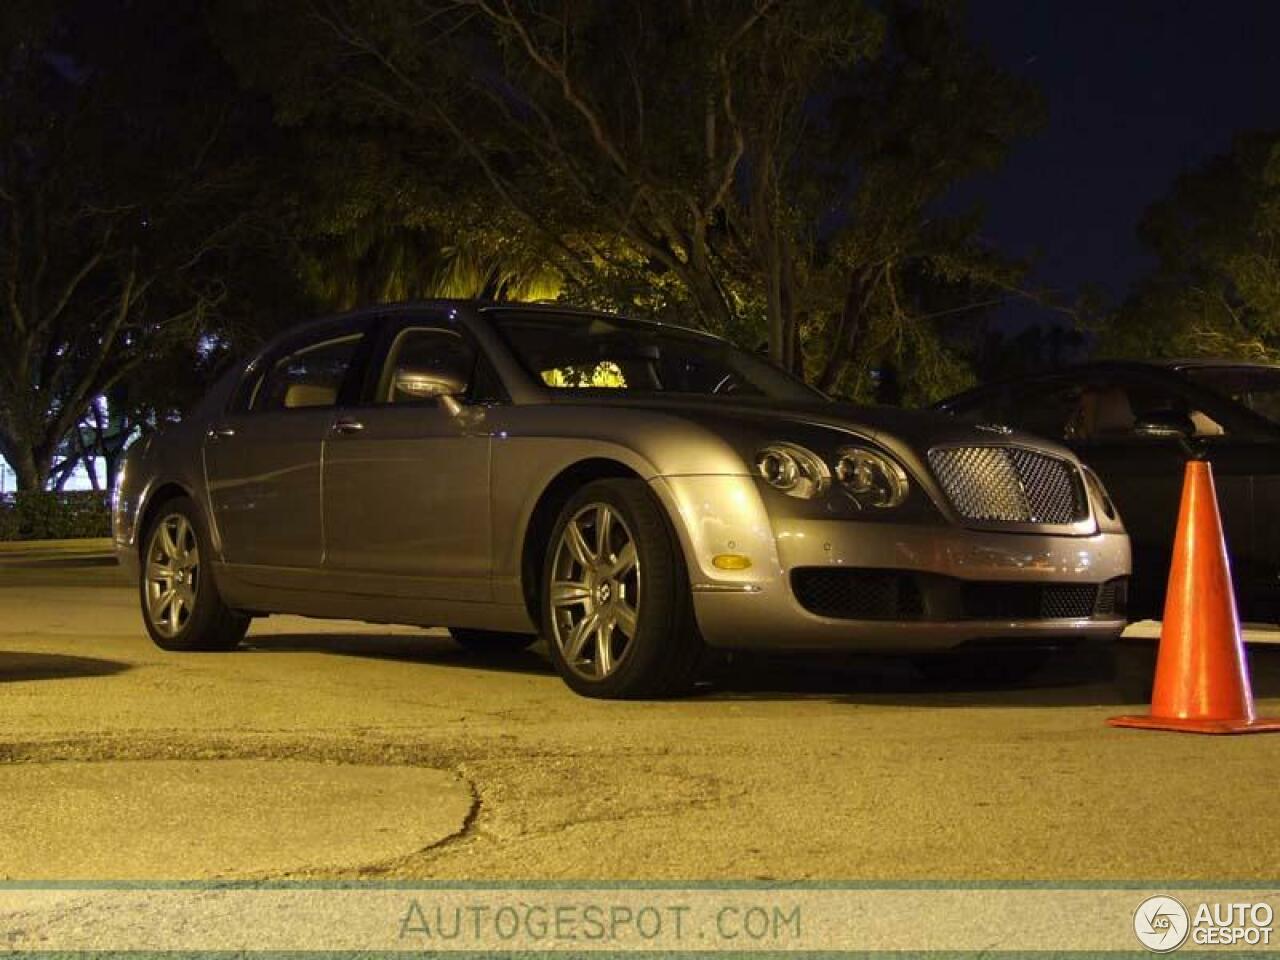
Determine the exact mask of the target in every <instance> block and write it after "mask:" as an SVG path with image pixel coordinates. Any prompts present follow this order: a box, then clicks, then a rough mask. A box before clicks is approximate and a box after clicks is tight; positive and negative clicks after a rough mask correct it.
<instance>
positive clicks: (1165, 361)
mask: <svg viewBox="0 0 1280 960" xmlns="http://www.w3.org/2000/svg"><path fill="white" fill-rule="evenodd" d="M1211 367H1234V368H1237V369H1241V370H1280V364H1272V363H1259V362H1256V361H1244V360H1227V359H1215V358H1207V357H1188V358H1163V357H1158V358H1153V359H1150V360H1095V361H1092V362H1090V363H1075V364H1070V365H1068V366H1064V367H1057V368H1055V369H1052V370H1041V371H1038V372H1036V373H1028V374H1024V375H1023V376H1020V377H1005V378H1003V379H1000V380H992V381H990V382H989V383H982V384H979V385H977V386H975V387H971V388H970V389H968V390H963V391H961V392H960V393H957V394H953V395H952V396H950V397H947V398H945V399H943V400H940V401H938V403H937V404H936V406H946V405H947V404H949V403H951V402H953V401H956V400H959V399H961V398H962V397H970V396H978V395H981V394H984V393H987V392H994V391H997V390H1003V389H1004V388H1005V387H1011V386H1016V385H1018V384H1020V383H1039V382H1042V381H1045V380H1059V379H1065V380H1069V379H1071V378H1072V377H1081V376H1089V375H1090V374H1095V373H1115V372H1117V371H1120V372H1124V371H1130V372H1133V373H1147V374H1155V375H1156V376H1164V377H1177V376H1178V375H1179V374H1180V373H1181V372H1182V371H1184V370H1192V369H1208V368H1211Z"/></svg>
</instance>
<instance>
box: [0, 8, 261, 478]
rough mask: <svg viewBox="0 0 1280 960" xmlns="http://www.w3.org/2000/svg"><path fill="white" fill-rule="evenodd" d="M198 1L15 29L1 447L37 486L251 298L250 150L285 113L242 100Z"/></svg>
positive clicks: (0, 266)
mask: <svg viewBox="0 0 1280 960" xmlns="http://www.w3.org/2000/svg"><path fill="white" fill-rule="evenodd" d="M193 4H194V0H188V2H180V3H174V4H169V5H166V6H165V7H164V8H163V9H161V8H157V7H151V6H140V5H135V4H132V3H128V2H126V0H112V2H109V3H90V2H88V0H71V2H67V3H64V4H61V5H59V6H58V7H56V8H52V9H53V11H54V12H53V14H52V15H50V16H48V17H46V18H44V19H38V18H35V17H31V18H29V19H27V20H13V21H10V22H9V23H8V29H6V30H5V31H3V36H4V37H5V38H6V39H7V40H8V41H9V45H8V46H7V48H6V49H4V50H3V51H0V56H2V57H3V60H0V71H2V76H0V151H2V155H0V231H3V234H4V236H5V238H6V242H5V244H4V245H3V246H0V284H2V285H3V287H2V289H3V294H4V295H3V296H0V454H3V456H4V457H5V459H6V460H8V461H9V463H10V464H11V465H12V466H13V468H14V470H15V472H16V473H17V476H18V482H19V485H20V486H21V487H23V488H27V489H33V488H37V487H39V486H42V485H44V484H45V483H46V482H47V481H48V480H49V478H50V476H51V473H52V472H53V469H54V464H55V462H56V461H57V460H58V458H59V457H62V458H63V464H64V465H65V464H66V461H67V458H69V457H75V458H78V457H80V456H82V455H83V454H84V451H83V450H82V449H79V448H80V446H81V445H80V444H79V443H78V442H77V441H78V440H79V439H80V437H79V436H78V434H77V430H78V429H79V425H80V424H81V422H82V420H84V419H85V418H90V419H92V417H93V408H94V406H95V405H97V404H100V403H101V402H102V401H101V398H103V397H105V396H115V397H118V398H125V399H127V398H128V397H130V396H136V395H138V394H139V393H140V392H145V385H146V384H148V383H150V382H154V381H155V378H154V377H153V376H152V373H151V372H150V370H149V368H151V367H152V366H153V365H156V364H163V363H166V362H167V363H174V362H181V363H182V366H181V368H180V369H181V370H182V371H183V372H184V374H185V375H186V376H187V377H188V378H189V377H190V375H191V374H192V373H193V371H195V370H198V369H199V367H198V366H196V365H193V364H191V363H189V362H188V361H189V358H190V357H191V356H192V354H193V353H194V352H195V351H196V349H197V348H198V346H199V345H200V344H205V345H208V344H210V343H216V342H218V340H217V338H216V337H215V338H214V339H209V338H210V337H211V336H212V335H215V334H216V335H217V337H221V338H222V339H226V337H227V336H228V330H227V328H226V327H225V325H224V324H222V322H221V320H222V317H223V315H224V314H223V311H224V309H225V308H226V307H227V305H228V304H229V303H231V302H234V301H235V300H236V299H237V296H240V297H243V293H240V294H239V295H237V294H233V293H232V289H231V287H232V284H233V283H234V282H235V280H236V278H237V275H238V271H239V270H241V269H242V268H243V266H244V265H245V264H246V263H249V262H251V261H252V260H253V259H254V257H253V255H252V254H253V251H252V249H251V245H250V241H251V238H252V235H251V232H250V227H251V225H252V222H253V217H254V212H255V210H256V205H255V203H254V199H255V197H254V194H255V192H256V191H257V189H258V188H257V180H256V178H255V176H254V173H255V169H254V165H253V164H252V163H251V162H249V161H247V160H246V159H245V158H244V156H243V154H242V153H240V152H239V149H238V147H236V146H235V143H236V142H239V141H241V140H243V139H245V138H246V130H247V129H250V128H253V127H254V125H255V123H256V122H257V121H258V119H259V117H261V119H262V120H265V121H266V129H267V130H268V131H269V130H270V129H271V127H270V116H269V114H264V113H263V112H262V111H261V110H258V111H256V113H255V110H254V106H253V104H252V103H251V102H250V101H246V100H244V99H243V98H241V97H240V96H239V94H238V91H237V90H236V88H235V85H234V81H233V78H232V77H231V74H230V72H229V71H228V69H227V68H226V66H225V64H223V63H222V62H221V61H220V60H219V59H218V58H217V57H216V55H214V53H213V50H212V47H210V46H209V44H208V42H207V38H206V37H205V34H204V32H203V29H202V28H201V26H200V21H199V19H198V17H193V13H194V11H195V9H196V6H194V5H193ZM19 25H24V26H25V28H26V29H25V30H23V29H18V26H19ZM155 36H163V37H165V39H166V43H165V45H157V44H156V43H155V42H154V40H153V39H152V38H154V37H155ZM269 290H270V287H269V286H267V287H265V288H264V289H263V291H255V296H261V294H262V293H264V292H267V291H269ZM206 352H208V351H207V350H206ZM126 385H127V386H126ZM197 386H198V385H197ZM121 388H124V389H123V390H122V389H121ZM166 402H172V401H171V400H170V401H166ZM99 412H100V413H101V412H105V413H106V415H107V416H108V417H115V416H117V415H120V416H132V417H134V418H135V419H136V417H137V415H138V414H139V412H140V411H138V410H137V409H129V410H122V409H108V410H105V411H103V410H102V409H101V408H100V410H99ZM114 432H115V433H117V434H118V433H120V430H119V429H117V430H115V431H114ZM128 432H129V431H127V430H125V431H124V436H125V437H127V434H128Z"/></svg>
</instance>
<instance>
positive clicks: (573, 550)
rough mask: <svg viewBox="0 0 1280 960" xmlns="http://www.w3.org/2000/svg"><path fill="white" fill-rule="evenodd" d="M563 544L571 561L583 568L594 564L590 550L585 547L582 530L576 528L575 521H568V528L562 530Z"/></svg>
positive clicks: (585, 542) (593, 557) (576, 522)
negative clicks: (571, 558)
mask: <svg viewBox="0 0 1280 960" xmlns="http://www.w3.org/2000/svg"><path fill="white" fill-rule="evenodd" d="M564 543H565V546H567V547H568V548H569V553H570V554H571V555H572V557H573V559H574V560H576V561H578V563H579V564H580V565H581V566H583V567H589V566H591V565H592V564H593V563H595V559H596V558H595V556H594V554H592V552H591V548H590V547H588V546H587V541H586V538H585V537H583V535H582V528H581V527H579V526H578V521H577V520H570V521H569V524H568V526H566V527H565V528H564Z"/></svg>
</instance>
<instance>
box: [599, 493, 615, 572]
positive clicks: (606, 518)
mask: <svg viewBox="0 0 1280 960" xmlns="http://www.w3.org/2000/svg"><path fill="white" fill-rule="evenodd" d="M612 533H613V511H612V510H610V509H609V508H608V507H606V506H605V505H604V504H601V505H600V506H599V507H597V508H596V557H597V559H600V560H605V559H607V558H608V556H609V537H610V536H611V535H612Z"/></svg>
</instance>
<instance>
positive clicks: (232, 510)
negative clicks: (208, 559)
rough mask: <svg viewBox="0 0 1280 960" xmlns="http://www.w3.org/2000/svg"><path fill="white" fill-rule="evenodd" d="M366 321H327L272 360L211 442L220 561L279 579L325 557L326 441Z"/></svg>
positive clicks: (246, 383)
mask: <svg viewBox="0 0 1280 960" xmlns="http://www.w3.org/2000/svg"><path fill="white" fill-rule="evenodd" d="M363 341H364V329H363V326H362V325H361V324H360V323H357V322H347V323H343V324H338V325H332V324H328V325H323V326H320V327H316V328H313V329H311V330H308V331H307V332H306V333H304V334H302V335H300V336H298V337H295V338H291V339H290V340H289V341H288V342H286V343H285V344H283V345H281V347H279V348H278V349H276V350H273V351H272V352H271V353H270V354H268V355H265V356H264V357H263V358H262V359H261V360H260V362H259V363H258V364H257V365H256V366H255V367H254V368H252V369H251V370H250V371H249V372H248V373H247V374H246V376H245V379H244V380H243V381H242V383H241V386H240V389H239V390H238V391H237V394H236V395H235V397H234V398H233V400H232V403H231V406H230V408H229V410H228V412H227V413H226V415H225V416H224V417H223V418H222V419H221V420H219V421H216V422H215V423H214V424H213V426H211V427H210V429H209V431H208V434H207V436H206V439H205V449H204V458H205V472H206V476H207V479H208V486H209V497H210V501H211V506H212V515H213V522H214V524H215V525H216V528H217V531H218V534H219V536H220V540H221V545H222V555H223V559H224V560H225V561H226V562H227V563H229V564H234V565H235V566H236V567H237V568H240V569H239V570H238V572H240V573H241V575H242V576H244V577H245V578H246V579H248V580H250V581H256V582H260V583H276V582H278V581H279V580H280V577H281V575H285V574H288V573H289V572H290V571H299V570H312V571H316V570H318V569H319V568H320V565H321V563H322V561H323V557H324V536H323V526H322V520H323V518H322V511H321V499H320V482H321V459H322V452H323V445H324V441H325V439H326V438H327V437H328V435H329V432H330V429H331V427H332V425H333V418H334V412H335V410H336V409H337V406H338V402H339V399H340V398H341V397H342V395H343V391H344V390H346V389H350V385H351V384H353V383H354V382H355V380H356V379H358V371H359V366H360V359H361V353H362V344H363Z"/></svg>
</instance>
